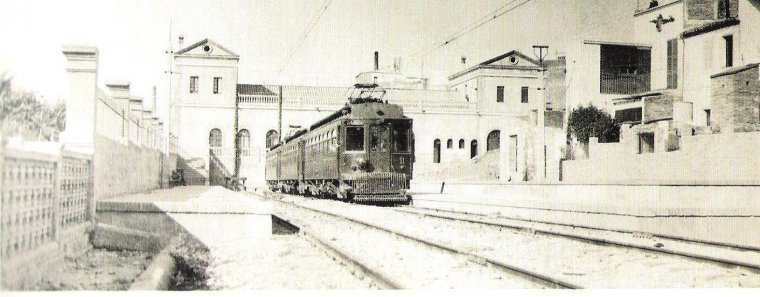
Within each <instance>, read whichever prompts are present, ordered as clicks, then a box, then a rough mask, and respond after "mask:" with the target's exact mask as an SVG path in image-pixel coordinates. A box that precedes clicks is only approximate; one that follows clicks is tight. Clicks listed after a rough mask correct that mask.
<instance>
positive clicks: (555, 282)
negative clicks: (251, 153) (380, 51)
mask: <svg viewBox="0 0 760 297" xmlns="http://www.w3.org/2000/svg"><path fill="white" fill-rule="evenodd" d="M271 200H272V201H276V202H279V203H283V204H287V205H291V206H294V207H298V208H301V209H306V210H309V211H313V212H317V213H321V214H324V215H329V216H333V217H337V218H340V219H345V220H347V221H350V222H353V223H356V224H360V225H363V226H366V227H369V228H372V229H376V230H379V231H383V232H386V233H390V234H392V235H395V236H399V237H402V238H406V239H408V240H412V241H414V242H417V243H420V244H422V245H426V246H430V247H433V248H436V249H438V250H442V251H444V252H448V253H450V254H453V255H461V256H465V257H469V258H471V259H474V260H473V261H472V262H475V263H477V264H481V265H485V266H487V265H491V266H492V267H495V268H498V269H500V270H502V271H505V272H507V273H512V274H515V273H516V274H519V275H521V276H523V277H528V278H529V279H533V280H534V281H536V282H539V283H544V284H548V285H550V286H551V287H555V288H565V289H583V288H584V287H582V286H580V285H578V284H574V283H571V282H568V281H564V280H560V279H557V278H555V277H552V276H548V275H544V274H541V273H537V272H533V271H530V270H529V269H527V268H523V267H519V266H515V265H511V264H507V263H504V262H502V261H499V260H496V259H493V258H490V257H486V256H481V255H477V254H474V253H468V252H465V251H462V250H459V249H457V248H454V247H449V246H445V245H442V244H439V243H435V242H432V241H429V240H426V239H422V238H418V237H416V236H413V235H410V234H406V233H404V232H400V231H395V230H391V229H388V228H385V227H381V226H378V225H376V224H373V223H369V222H365V221H362V220H358V219H354V218H350V217H346V216H343V215H340V214H335V213H332V212H329V211H324V210H319V209H314V208H311V207H307V206H303V205H298V204H296V203H292V202H287V201H281V200H278V199H271Z"/></svg>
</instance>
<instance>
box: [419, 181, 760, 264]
mask: <svg viewBox="0 0 760 297" xmlns="http://www.w3.org/2000/svg"><path fill="white" fill-rule="evenodd" d="M410 192H411V194H412V195H413V197H414V204H415V206H418V207H428V208H436V209H448V210H457V211H464V212H471V213H477V214H484V215H491V216H494V215H498V216H500V217H505V218H512V219H519V220H524V221H532V222H539V223H542V222H543V223H550V224H559V225H564V226H569V227H584V228H590V229H600V230H609V231H623V232H627V233H638V234H641V235H642V236H651V235H654V236H661V237H663V238H673V239H686V240H691V241H698V242H708V243H718V244H721V245H728V246H736V247H740V248H750V249H755V250H758V249H760V233H758V232H756V230H757V226H760V199H758V198H759V197H760V186H720V185H718V186H641V185H635V186H627V185H565V184H548V185H531V184H500V183H467V184H464V183H445V184H444V183H442V182H413V183H412V189H411V190H410Z"/></svg>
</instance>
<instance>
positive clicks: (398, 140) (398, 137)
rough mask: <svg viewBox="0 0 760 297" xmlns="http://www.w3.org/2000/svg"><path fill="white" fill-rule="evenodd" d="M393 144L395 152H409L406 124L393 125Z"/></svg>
mask: <svg viewBox="0 0 760 297" xmlns="http://www.w3.org/2000/svg"><path fill="white" fill-rule="evenodd" d="M393 143H394V149H395V150H396V151H397V152H408V151H409V125H407V124H406V123H396V124H394V125H393Z"/></svg>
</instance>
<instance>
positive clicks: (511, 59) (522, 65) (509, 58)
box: [449, 50, 540, 80]
mask: <svg viewBox="0 0 760 297" xmlns="http://www.w3.org/2000/svg"><path fill="white" fill-rule="evenodd" d="M538 67H540V65H539V63H538V61H536V60H535V59H533V58H531V57H528V56H526V55H524V54H523V53H521V52H519V51H517V50H513V51H510V52H507V53H505V54H502V55H499V56H496V57H494V58H491V59H489V60H486V61H483V62H482V63H480V64H477V65H475V66H472V67H470V68H467V69H465V70H463V71H460V72H457V73H455V74H453V75H451V76H449V80H453V79H456V78H458V77H461V76H463V75H465V74H468V73H471V72H474V71H477V70H480V69H520V70H529V69H535V68H538Z"/></svg>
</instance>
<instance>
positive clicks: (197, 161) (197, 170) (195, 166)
mask: <svg viewBox="0 0 760 297" xmlns="http://www.w3.org/2000/svg"><path fill="white" fill-rule="evenodd" d="M182 169H183V174H184V178H185V184H186V185H188V186H190V185H206V184H207V183H208V168H206V160H205V159H204V158H192V159H186V160H185V162H184V166H182Z"/></svg>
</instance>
